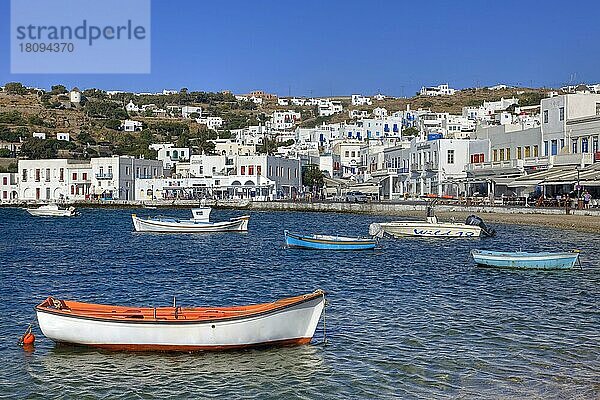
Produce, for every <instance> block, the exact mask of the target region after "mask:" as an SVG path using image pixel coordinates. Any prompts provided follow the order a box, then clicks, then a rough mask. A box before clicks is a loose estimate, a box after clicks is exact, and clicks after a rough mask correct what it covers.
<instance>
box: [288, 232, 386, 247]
mask: <svg viewBox="0 0 600 400" xmlns="http://www.w3.org/2000/svg"><path fill="white" fill-rule="evenodd" d="M283 234H284V236H285V244H286V246H288V247H299V248H304V249H318V250H368V249H374V248H375V246H377V240H376V239H372V238H352V237H345V236H330V235H299V234H296V233H290V232H288V231H284V232H283Z"/></svg>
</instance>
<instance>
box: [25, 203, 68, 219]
mask: <svg viewBox="0 0 600 400" xmlns="http://www.w3.org/2000/svg"><path fill="white" fill-rule="evenodd" d="M25 210H27V212H28V213H29V214H31V215H34V216H36V217H73V216H75V215H77V211H76V210H75V207H73V206H70V207H68V208H60V207H59V206H58V204H46V205H43V206H40V207H38V208H26V209H25Z"/></svg>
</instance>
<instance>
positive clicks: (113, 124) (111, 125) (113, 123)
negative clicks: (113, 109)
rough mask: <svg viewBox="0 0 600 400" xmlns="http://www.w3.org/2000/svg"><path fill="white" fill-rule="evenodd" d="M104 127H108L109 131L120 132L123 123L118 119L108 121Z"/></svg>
mask: <svg viewBox="0 0 600 400" xmlns="http://www.w3.org/2000/svg"><path fill="white" fill-rule="evenodd" d="M104 126H106V127H107V128H108V129H112V130H115V131H118V130H119V129H120V128H121V121H119V120H118V119H109V120H108V121H106V125H104Z"/></svg>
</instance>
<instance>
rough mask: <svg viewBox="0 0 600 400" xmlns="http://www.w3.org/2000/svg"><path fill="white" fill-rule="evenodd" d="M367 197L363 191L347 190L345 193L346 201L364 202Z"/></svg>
mask: <svg viewBox="0 0 600 400" xmlns="http://www.w3.org/2000/svg"><path fill="white" fill-rule="evenodd" d="M368 200H369V199H368V198H367V195H365V194H364V193H363V192H348V193H346V202H347V203H366V202H367V201H368Z"/></svg>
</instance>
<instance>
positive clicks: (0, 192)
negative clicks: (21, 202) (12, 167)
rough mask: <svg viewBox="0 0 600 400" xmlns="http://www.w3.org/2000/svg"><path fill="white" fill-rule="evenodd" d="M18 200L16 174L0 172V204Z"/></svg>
mask: <svg viewBox="0 0 600 400" xmlns="http://www.w3.org/2000/svg"><path fill="white" fill-rule="evenodd" d="M18 199H19V182H18V179H17V173H14V172H0V203H10V202H14V201H17V200H18Z"/></svg>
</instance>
